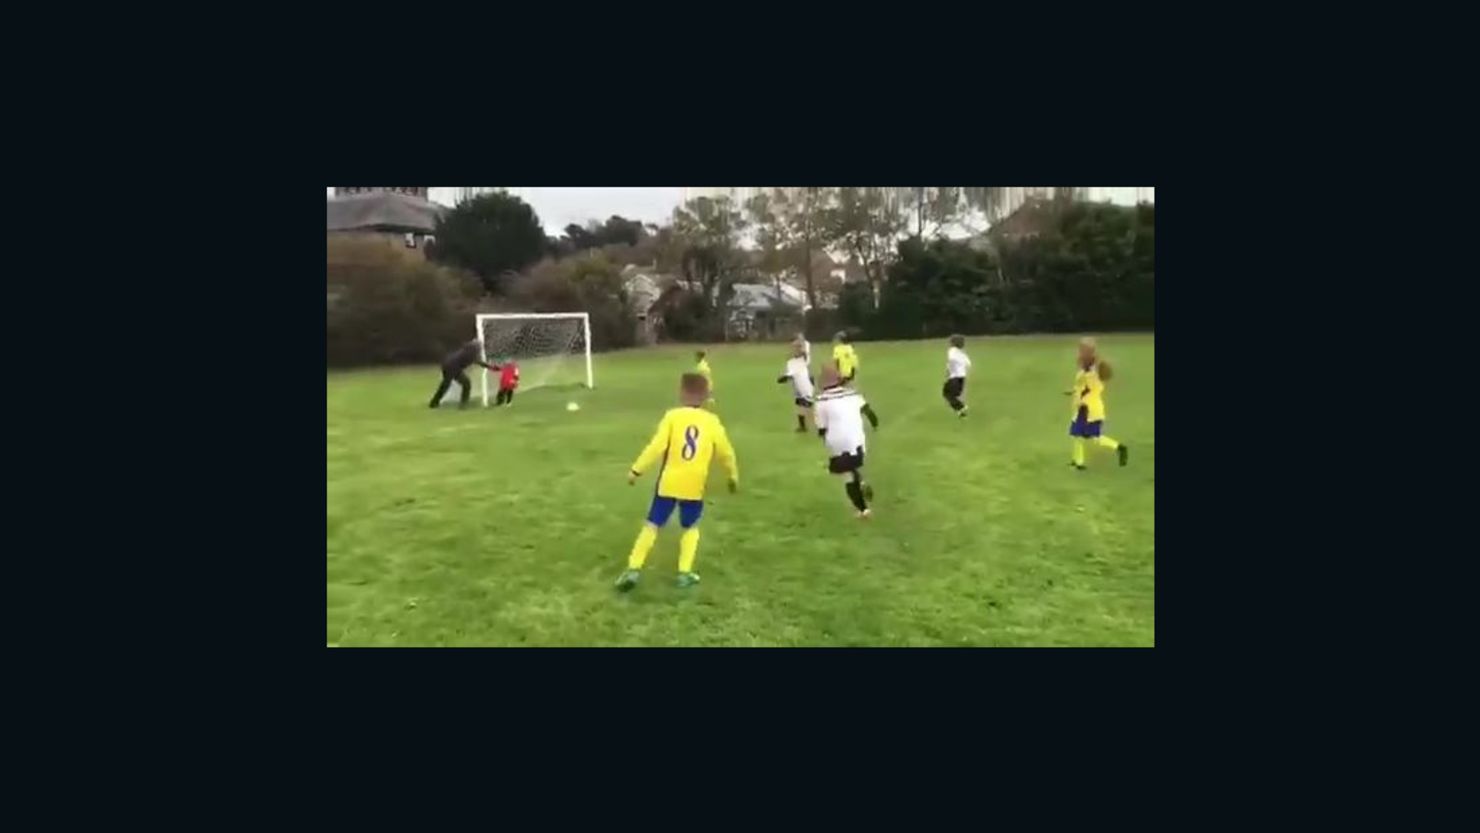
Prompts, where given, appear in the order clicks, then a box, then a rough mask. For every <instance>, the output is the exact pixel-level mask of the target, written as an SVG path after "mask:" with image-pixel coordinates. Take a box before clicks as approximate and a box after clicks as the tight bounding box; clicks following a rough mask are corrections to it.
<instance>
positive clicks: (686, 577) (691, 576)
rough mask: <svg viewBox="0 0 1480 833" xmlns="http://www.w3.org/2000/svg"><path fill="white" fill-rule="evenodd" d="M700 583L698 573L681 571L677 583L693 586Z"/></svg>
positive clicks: (681, 585) (682, 585)
mask: <svg viewBox="0 0 1480 833" xmlns="http://www.w3.org/2000/svg"><path fill="white" fill-rule="evenodd" d="M698 583H699V574H698V573H679V574H678V581H677V582H676V584H677V585H678V586H679V587H693V586H694V585H696V584H698Z"/></svg>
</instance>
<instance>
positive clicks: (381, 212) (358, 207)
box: [328, 191, 448, 233]
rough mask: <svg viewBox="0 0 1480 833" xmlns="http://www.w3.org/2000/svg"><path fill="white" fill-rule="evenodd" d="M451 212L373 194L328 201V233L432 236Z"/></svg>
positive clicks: (420, 202)
mask: <svg viewBox="0 0 1480 833" xmlns="http://www.w3.org/2000/svg"><path fill="white" fill-rule="evenodd" d="M447 210H448V209H446V208H444V207H442V206H440V205H437V204H436V203H433V202H429V201H428V200H424V199H421V198H420V197H413V196H409V195H407V194H398V193H395V192H394V191H371V192H368V193H363V194H346V195H344V196H342V197H334V198H333V199H331V200H329V201H328V218H329V231H413V232H422V233H430V232H431V231H432V230H433V229H435V228H436V227H437V218H438V217H440V216H442V215H443V214H445V213H446V212H447Z"/></svg>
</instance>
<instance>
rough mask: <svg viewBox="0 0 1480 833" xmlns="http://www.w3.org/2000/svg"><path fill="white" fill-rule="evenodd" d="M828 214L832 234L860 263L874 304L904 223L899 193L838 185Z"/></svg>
mask: <svg viewBox="0 0 1480 833" xmlns="http://www.w3.org/2000/svg"><path fill="white" fill-rule="evenodd" d="M829 216H830V217H831V223H830V224H829V226H830V229H831V231H832V235H833V237H834V238H835V239H836V240H837V241H838V242H839V243H841V244H842V245H843V246H844V248H846V249H847V250H848V253H849V254H851V255H852V256H853V257H854V258H856V259H857V260H858V262H859V264H860V265H862V266H863V270H864V274H866V275H867V276H868V281H869V285H870V287H872V289H873V292H874V298H875V306H877V305H878V301H877V299H878V297H879V291H880V287H881V286H882V285H883V283H884V276H885V272H886V270H887V269H888V267H889V264H890V262H892V261H893V260H894V257H895V245H896V243H897V242H898V241H899V238H900V235H902V234H903V233H904V231H905V229H906V227H907V224H908V220H907V219H906V218H905V216H904V212H903V211H902V210H901V205H900V199H899V193H898V192H897V191H895V190H894V189H891V188H839V189H838V190H837V205H836V206H835V207H834V208H833V209H832V210H831V211H830V212H829Z"/></svg>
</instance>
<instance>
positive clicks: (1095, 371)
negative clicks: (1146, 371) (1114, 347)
mask: <svg viewBox="0 0 1480 833" xmlns="http://www.w3.org/2000/svg"><path fill="white" fill-rule="evenodd" d="M1078 364H1079V366H1078V369H1077V370H1076V371H1075V373H1074V389H1073V390H1069V391H1065V393H1067V394H1069V395H1071V396H1073V397H1074V404H1073V413H1074V421H1073V422H1071V423H1069V436H1071V437H1073V438H1074V456H1073V457H1072V458H1071V459H1070V463H1069V464H1070V465H1072V466H1073V467H1074V468H1076V469H1078V470H1080V471H1084V443H1085V441H1086V440H1093V441H1094V443H1095V445H1098V446H1100V447H1102V448H1108V449H1110V450H1111V451H1114V452H1116V453H1117V454H1119V455H1120V464H1121V465H1122V466H1123V465H1125V464H1126V462H1128V461H1129V459H1130V449H1129V448H1126V446H1125V443H1120V442H1116V441H1115V440H1113V439H1111V438H1109V437H1107V436H1105V434H1104V430H1103V429H1104V425H1105V383H1106V382H1108V381H1110V373H1111V371H1110V364H1109V363H1108V362H1106V361H1105V360H1104V359H1101V358H1100V357H1099V356H1098V355H1097V354H1096V350H1095V340H1094V339H1092V338H1083V339H1080V340H1079V363H1078Z"/></svg>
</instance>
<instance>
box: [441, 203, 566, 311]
mask: <svg viewBox="0 0 1480 833" xmlns="http://www.w3.org/2000/svg"><path fill="white" fill-rule="evenodd" d="M436 235H437V240H436V243H435V244H434V245H433V246H431V247H429V249H428V254H429V255H430V256H431V257H433V258H434V259H436V260H437V261H440V262H442V263H446V264H449V265H452V266H458V267H462V268H464V269H468V270H469V271H471V272H473V273H474V274H476V275H477V276H478V278H479V280H480V281H482V283H483V288H484V290H485V291H487V292H490V293H494V292H497V291H498V290H499V284H500V281H501V280H502V279H503V278H504V276H505V275H506V274H508V273H512V272H517V271H519V270H520V269H523V268H524V267H526V266H528V265H530V264H531V263H534V262H535V261H536V260H539V258H540V257H541V256H542V255H543V254H544V253H545V251H546V240H545V231H544V228H543V227H542V226H541V225H540V218H539V217H538V216H537V215H536V214H535V213H534V209H533V208H530V207H529V205H528V203H526V202H524V200H521V199H519V198H518V197H516V196H513V195H511V194H508V193H506V192H503V191H495V192H493V193H489V194H480V195H478V196H477V197H474V198H473V199H471V200H468V201H466V202H464V203H462V204H460V205H458V206H457V207H455V208H452V209H450V210H449V211H447V213H445V214H443V215H442V216H441V217H440V218H439V219H438V220H437V231H436Z"/></svg>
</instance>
